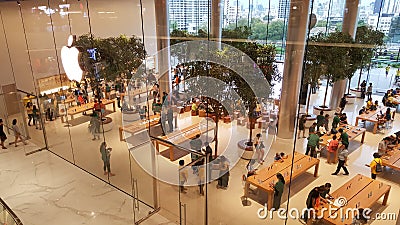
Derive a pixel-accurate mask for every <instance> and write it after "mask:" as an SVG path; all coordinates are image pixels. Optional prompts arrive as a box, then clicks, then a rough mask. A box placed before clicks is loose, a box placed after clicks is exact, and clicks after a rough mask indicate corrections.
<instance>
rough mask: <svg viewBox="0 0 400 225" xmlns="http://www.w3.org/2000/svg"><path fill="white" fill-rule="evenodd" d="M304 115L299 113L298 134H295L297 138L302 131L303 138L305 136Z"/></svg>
mask: <svg viewBox="0 0 400 225" xmlns="http://www.w3.org/2000/svg"><path fill="white" fill-rule="evenodd" d="M306 117H307V116H306V115H301V117H300V120H299V134H298V135H297V136H298V138H300V134H301V132H303V138H305V137H306V136H305V132H306Z"/></svg>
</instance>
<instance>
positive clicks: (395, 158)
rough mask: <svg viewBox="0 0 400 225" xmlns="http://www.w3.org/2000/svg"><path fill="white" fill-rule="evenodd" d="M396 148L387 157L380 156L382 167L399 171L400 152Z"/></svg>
mask: <svg viewBox="0 0 400 225" xmlns="http://www.w3.org/2000/svg"><path fill="white" fill-rule="evenodd" d="M398 147H399V146H398ZM398 147H397V148H395V149H394V150H393V151H390V152H389V153H388V155H385V156H382V164H383V166H387V167H390V168H392V169H395V170H400V150H399V149H398Z"/></svg>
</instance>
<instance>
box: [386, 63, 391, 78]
mask: <svg viewBox="0 0 400 225" xmlns="http://www.w3.org/2000/svg"><path fill="white" fill-rule="evenodd" d="M389 71H390V65H387V66H386V67H385V74H386V77H387V76H388V75H389Z"/></svg>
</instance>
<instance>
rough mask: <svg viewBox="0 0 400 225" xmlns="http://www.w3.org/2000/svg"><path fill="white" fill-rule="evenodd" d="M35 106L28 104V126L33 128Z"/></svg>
mask: <svg viewBox="0 0 400 225" xmlns="http://www.w3.org/2000/svg"><path fill="white" fill-rule="evenodd" d="M32 110H33V104H32V102H28V103H26V113H27V114H28V126H31V121H32V120H33V113H32Z"/></svg>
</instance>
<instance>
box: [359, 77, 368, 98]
mask: <svg viewBox="0 0 400 225" xmlns="http://www.w3.org/2000/svg"><path fill="white" fill-rule="evenodd" d="M360 87H361V98H362V99H364V98H365V91H366V88H367V81H365V80H363V82H362V83H361V84H360Z"/></svg>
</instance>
